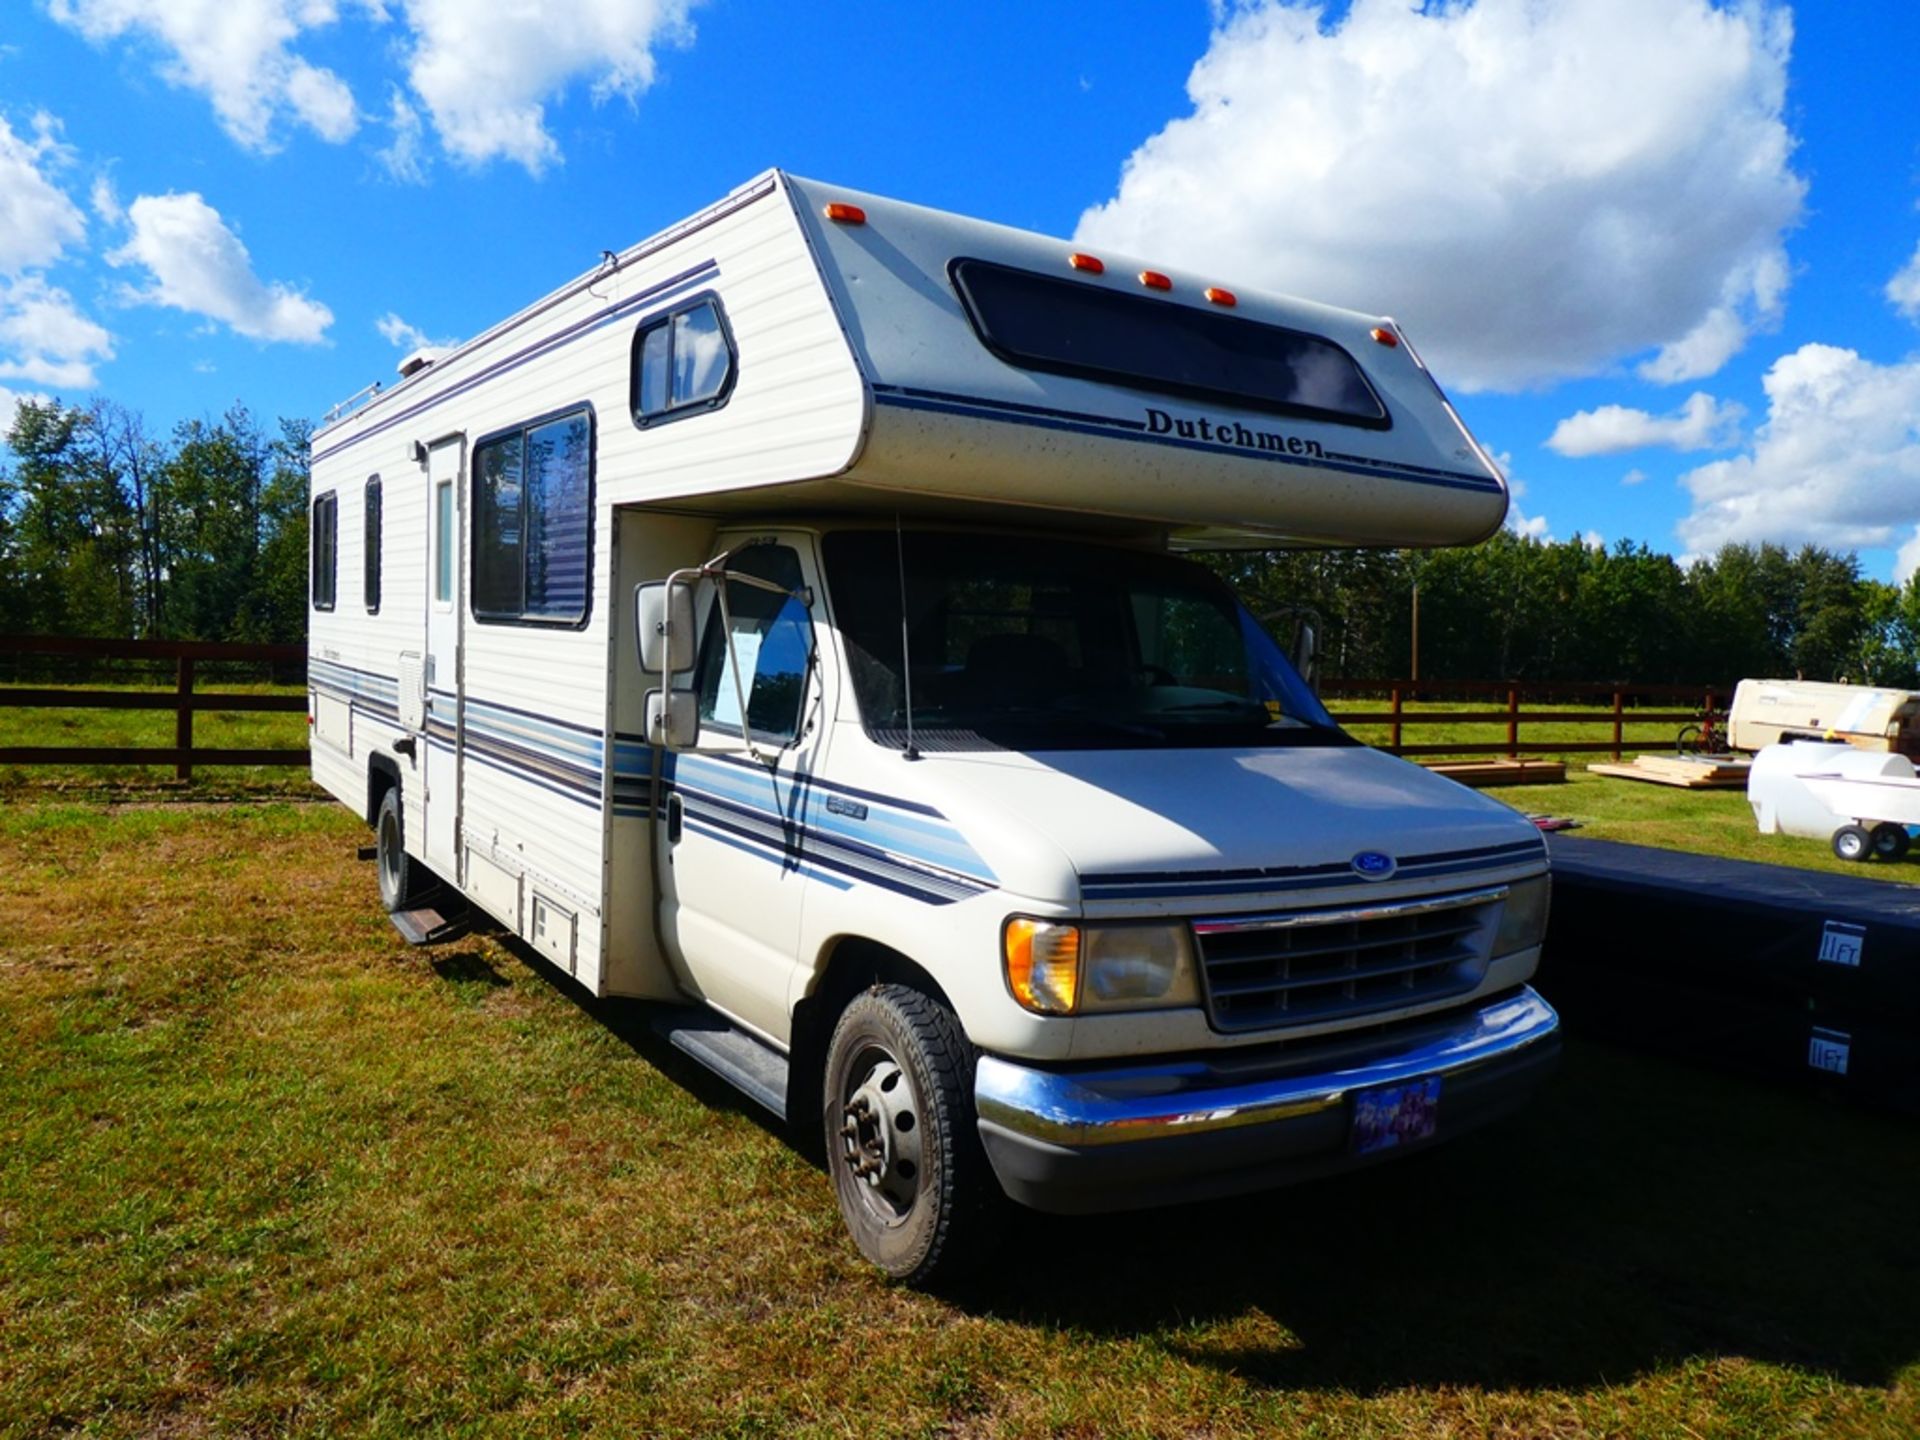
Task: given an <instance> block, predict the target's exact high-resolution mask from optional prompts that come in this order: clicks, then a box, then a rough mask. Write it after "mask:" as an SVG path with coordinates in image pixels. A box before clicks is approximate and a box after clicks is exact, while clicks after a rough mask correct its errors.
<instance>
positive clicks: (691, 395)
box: [633, 295, 739, 426]
mask: <svg viewBox="0 0 1920 1440" xmlns="http://www.w3.org/2000/svg"><path fill="white" fill-rule="evenodd" d="M738 368H739V367H738V363H737V357H736V355H735V352H734V348H733V335H732V332H731V331H729V330H728V328H727V319H726V315H725V313H724V312H723V311H722V310H721V308H720V300H719V297H718V296H714V295H704V296H701V297H699V298H697V299H695V300H694V301H692V302H691V303H690V304H687V305H683V306H681V307H680V308H679V309H678V310H672V311H669V312H668V313H667V314H665V315H658V316H655V317H654V318H653V319H651V320H649V321H647V323H646V324H644V325H642V326H641V327H640V330H639V332H638V333H637V334H636V335H635V336H634V337H633V419H634V423H635V424H637V425H641V426H646V425H654V424H658V423H659V422H660V421H663V420H677V419H679V418H681V417H682V416H685V415H696V414H700V413H702V412H704V411H707V410H717V409H718V408H719V407H720V406H722V405H724V404H726V403H727V397H728V396H729V395H730V394H732V393H733V381H734V375H735V372H736V371H737V369H738Z"/></svg>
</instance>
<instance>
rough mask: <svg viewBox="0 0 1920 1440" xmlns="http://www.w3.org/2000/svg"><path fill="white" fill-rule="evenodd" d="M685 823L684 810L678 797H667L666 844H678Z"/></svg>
mask: <svg viewBox="0 0 1920 1440" xmlns="http://www.w3.org/2000/svg"><path fill="white" fill-rule="evenodd" d="M685 823H686V815H685V809H684V807H683V806H682V805H681V803H680V797H679V796H678V795H669V796H668V797H667V844H669V845H678V844H679V843H680V831H681V829H682V827H683V826H684V825H685Z"/></svg>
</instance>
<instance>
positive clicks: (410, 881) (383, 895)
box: [373, 785, 435, 914]
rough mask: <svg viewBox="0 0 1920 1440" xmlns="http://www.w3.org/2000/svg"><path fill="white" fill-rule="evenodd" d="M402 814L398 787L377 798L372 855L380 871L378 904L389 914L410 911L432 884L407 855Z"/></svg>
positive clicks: (405, 833) (403, 814) (430, 874)
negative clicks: (378, 804) (377, 807)
mask: <svg viewBox="0 0 1920 1440" xmlns="http://www.w3.org/2000/svg"><path fill="white" fill-rule="evenodd" d="M406 825H407V822H406V813H405V812H404V811H403V810H402V809H401V807H400V787H399V786H398V785H395V786H393V787H392V788H390V789H389V790H388V791H387V793H386V794H385V795H383V796H381V797H380V813H379V814H378V815H376V816H375V817H374V821H373V832H374V855H375V859H376V860H377V861H378V864H377V865H376V867H375V868H376V869H378V871H379V872H380V903H381V904H382V905H384V906H386V907H387V912H388V913H389V914H392V913H393V912H395V911H397V910H410V909H412V908H413V907H414V906H415V905H417V904H418V903H419V902H420V901H421V900H422V899H424V898H425V896H426V894H427V892H428V891H429V890H431V889H432V888H433V887H434V884H435V881H434V878H433V875H432V873H431V872H430V871H429V870H428V869H427V867H426V866H424V865H422V864H421V863H420V862H419V861H418V860H416V859H414V858H413V857H412V856H411V855H409V854H407V829H406Z"/></svg>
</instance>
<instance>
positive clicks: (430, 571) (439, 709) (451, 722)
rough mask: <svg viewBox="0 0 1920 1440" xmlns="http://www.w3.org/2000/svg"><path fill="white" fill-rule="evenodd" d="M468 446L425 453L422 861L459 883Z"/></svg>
mask: <svg viewBox="0 0 1920 1440" xmlns="http://www.w3.org/2000/svg"><path fill="white" fill-rule="evenodd" d="M465 449H466V442H465V440H464V439H462V438H460V437H455V438H454V439H451V440H443V441H441V442H440V443H439V444H437V445H435V446H433V447H432V448H431V449H430V450H428V451H427V639H426V667H425V668H426V689H427V704H426V733H425V735H423V736H422V737H421V741H422V743H421V751H422V753H423V754H424V756H425V757H426V779H427V785H426V793H425V804H426V812H427V815H426V818H427V823H426V827H425V832H424V833H425V838H426V846H425V855H424V858H425V860H426V862H427V867H428V868H429V869H431V870H432V871H433V872H434V873H435V874H436V875H439V876H440V877H441V878H442V879H445V880H449V881H451V882H453V883H454V884H456V885H457V884H459V883H461V876H460V866H459V851H460V780H461V774H460V766H461V760H462V747H463V742H464V740H465V729H464V720H465V716H464V713H463V709H462V706H463V703H464V696H463V695H462V693H461V674H460V615H461V610H462V609H463V604H462V600H461V589H462V584H461V580H462V577H461V564H460V555H461V545H460V517H461V514H462V512H463V511H464V510H465V508H466V507H465V506H464V505H462V504H461V503H460V489H461V487H460V462H461V458H462V455H463V452H464V451H465Z"/></svg>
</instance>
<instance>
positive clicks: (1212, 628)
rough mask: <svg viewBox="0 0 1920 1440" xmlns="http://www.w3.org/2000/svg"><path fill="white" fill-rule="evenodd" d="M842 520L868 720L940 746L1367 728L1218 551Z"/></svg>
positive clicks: (839, 558) (847, 594)
mask: <svg viewBox="0 0 1920 1440" xmlns="http://www.w3.org/2000/svg"><path fill="white" fill-rule="evenodd" d="M897 543H898V546H899V548H898V549H896V539H895V536H894V533H893V532H892V531H886V530H861V531H841V532H839V533H837V534H831V535H828V536H827V537H826V540H825V542H824V552H825V557H826V572H827V584H828V586H829V589H830V592H831V594H832V597H833V605H834V614H835V617H836V619H837V621H838V623H839V627H840V633H841V635H842V636H843V637H844V638H845V640H846V644H847V653H848V659H849V663H850V666H851V669H852V672H853V689H854V695H855V698H856V700H857V701H858V703H859V706H860V717H861V721H862V723H863V724H864V725H865V726H866V729H867V733H868V734H869V735H871V736H872V737H873V738H874V739H875V740H876V741H879V742H880V743H882V744H890V745H904V744H905V743H906V713H907V712H906V705H907V687H906V685H905V684H904V683H903V678H902V666H901V640H902V637H901V624H900V592H901V573H902V568H903V567H902V559H903V558H904V562H905V563H904V570H905V575H906V599H907V614H908V619H909V648H910V650H911V653H912V656H913V672H912V680H913V686H912V690H913V724H914V739H915V741H916V743H918V744H919V745H920V746H921V747H922V748H926V749H940V750H982V749H1000V748H1005V749H1017V750H1065V749H1076V750H1078V749H1113V748H1123V747H1124V748H1184V747H1192V746H1227V745H1237V746H1246V745H1326V744H1351V743H1352V742H1351V741H1349V740H1348V739H1347V737H1346V736H1345V735H1344V734H1343V733H1342V732H1341V731H1340V730H1339V728H1338V727H1336V726H1335V725H1334V723H1333V720H1332V719H1331V717H1329V716H1328V714H1327V712H1326V710H1325V709H1324V708H1322V706H1321V704H1320V702H1319V700H1317V699H1316V698H1315V697H1314V695H1313V693H1312V692H1311V691H1310V690H1308V688H1307V687H1306V685H1305V684H1304V683H1303V682H1302V681H1301V679H1300V676H1299V674H1298V673H1297V672H1296V671H1295V670H1294V668H1293V666H1292V665H1291V664H1290V663H1288V661H1287V658H1286V656H1285V655H1283V654H1282V653H1281V651H1280V648H1279V647H1278V646H1277V645H1275V644H1274V642H1273V640H1272V639H1271V638H1270V637H1269V636H1268V635H1267V633H1266V632H1265V631H1264V630H1262V629H1261V628H1260V626H1259V624H1258V623H1256V622H1255V620H1254V619H1253V617H1252V616H1251V615H1249V614H1248V613H1247V612H1246V610H1245V609H1244V608H1243V607H1242V606H1241V605H1240V603H1239V602H1238V601H1237V600H1235V599H1234V598H1233V595H1232V593H1231V592H1230V591H1228V589H1227V588H1226V587H1225V586H1224V585H1222V584H1221V583H1220V581H1219V580H1217V579H1215V578H1214V576H1213V575H1211V574H1210V573H1209V572H1208V571H1206V570H1204V569H1202V568H1201V567H1200V566H1198V565H1195V564H1192V563H1191V562H1188V561H1184V560H1174V559H1170V558H1169V557H1167V556H1165V555H1159V554H1154V553H1150V552H1143V551H1136V550H1123V549H1115V548H1108V547H1105V546H1094V545H1082V544H1076V543H1074V542H1071V541H1064V540H1046V539H1009V538H1008V537H1006V536H1001V535H970V534H947V533H926V532H921V533H913V532H909V533H907V534H906V535H904V536H902V537H900V538H899V540H898V542H897Z"/></svg>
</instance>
